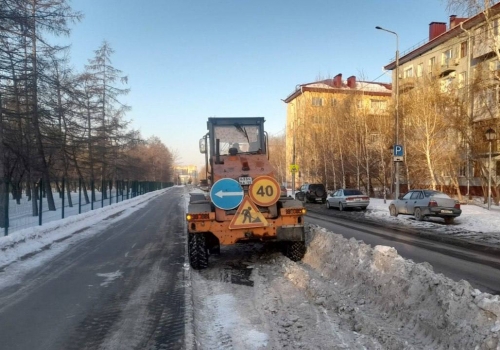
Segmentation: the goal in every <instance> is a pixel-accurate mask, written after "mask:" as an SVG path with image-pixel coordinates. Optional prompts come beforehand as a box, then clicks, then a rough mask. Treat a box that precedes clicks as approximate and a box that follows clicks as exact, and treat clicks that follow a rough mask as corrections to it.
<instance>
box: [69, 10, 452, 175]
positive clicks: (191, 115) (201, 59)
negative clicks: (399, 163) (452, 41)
mask: <svg viewBox="0 0 500 350" xmlns="http://www.w3.org/2000/svg"><path fill="white" fill-rule="evenodd" d="M70 4H71V6H72V7H73V9H74V10H77V11H81V12H82V13H83V14H84V16H85V17H84V18H83V20H82V21H81V22H80V23H77V24H75V25H73V26H72V33H71V36H70V37H69V38H68V39H64V40H65V42H69V43H71V45H72V48H71V58H72V64H73V66H74V68H75V69H76V70H82V69H83V67H84V65H85V64H86V63H87V60H88V59H89V58H91V57H92V56H93V55H94V53H93V51H94V50H96V49H97V48H98V47H99V46H100V45H101V44H102V42H103V40H107V41H108V42H109V43H110V45H111V47H112V48H113V49H114V50H115V54H114V56H113V57H112V61H113V62H112V63H113V65H114V66H115V68H118V69H120V70H122V71H123V73H124V74H125V75H128V78H129V84H128V87H130V89H131V92H130V93H129V95H128V96H125V97H123V99H122V100H123V101H124V102H125V103H127V104H129V105H130V106H131V107H132V110H131V112H129V113H128V115H127V119H130V120H132V127H134V128H136V129H139V130H140V131H141V133H142V135H143V137H144V138H148V137H150V136H152V135H155V136H158V137H159V138H160V139H161V140H162V141H163V142H164V144H165V145H166V146H167V147H169V148H170V149H171V150H173V151H174V152H176V153H177V154H178V155H179V156H180V157H179V159H178V163H179V164H184V165H188V164H194V165H198V166H199V167H201V166H202V165H203V164H204V158H203V156H202V155H201V154H200V153H199V152H198V140H199V139H200V138H201V137H202V136H203V135H204V134H205V133H206V121H207V118H208V117H212V116H216V117H253V116H260V117H265V118H266V128H267V131H268V132H269V133H270V134H271V135H272V134H277V133H280V132H284V129H285V120H286V105H285V103H284V102H282V100H281V99H284V98H285V97H286V96H287V95H289V94H290V93H291V92H292V91H293V90H294V89H295V86H296V85H297V84H302V83H307V82H312V81H315V80H317V78H319V77H322V78H323V77H333V76H334V75H336V74H338V73H342V75H343V77H344V78H347V77H348V76H350V75H356V76H357V77H360V76H363V77H364V78H365V80H376V81H380V82H390V75H389V74H384V72H383V68H382V67H383V66H384V65H386V64H387V63H389V61H390V59H391V58H392V57H394V53H395V50H396V38H395V36H394V35H392V34H389V33H386V32H383V31H379V30H376V29H375V26H377V25H378V26H381V27H384V28H387V29H389V30H392V31H395V32H397V33H398V34H399V49H400V51H401V52H403V51H405V50H406V49H409V48H410V47H412V46H414V45H416V44H418V43H419V42H421V41H423V40H426V39H427V37H428V32H429V29H428V28H429V23H430V22H433V21H437V22H447V23H448V21H449V14H448V13H447V12H446V7H445V3H444V2H442V1H440V0H399V1H397V0H364V1H362V0H349V1H345V0H308V1H304V0H301V1H297V0H286V1H284V0H283V1H282V0H252V1H250V0H175V1H173V0H143V1H139V0H72V1H71V2H70ZM358 79H359V78H358Z"/></svg>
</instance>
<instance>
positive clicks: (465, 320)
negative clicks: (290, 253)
mask: <svg viewBox="0 0 500 350" xmlns="http://www.w3.org/2000/svg"><path fill="white" fill-rule="evenodd" d="M303 262H304V263H305V264H307V265H309V266H310V267H311V268H312V270H313V271H315V272H316V275H318V276H321V279H322V280H325V281H328V283H332V288H326V289H325V288H319V287H315V285H316V284H317V282H315V281H312V280H309V281H307V283H305V282H304V279H303V278H297V279H296V282H297V284H302V285H301V287H302V288H304V289H306V291H307V292H308V293H309V294H310V295H311V296H312V297H316V298H317V299H320V302H321V303H322V304H324V305H325V307H327V308H329V309H336V310H337V311H338V312H339V313H346V314H349V317H351V318H352V322H353V328H354V329H355V330H356V331H359V332H361V333H363V334H366V335H370V336H373V337H375V338H378V339H379V340H380V342H381V343H382V344H385V345H386V346H388V347H389V348H394V347H395V346H396V344H394V343H392V342H391V339H393V340H395V339H414V340H415V341H414V342H413V345H417V346H418V347H420V346H422V347H425V348H460V349H474V348H476V347H477V348H478V349H496V348H497V346H499V345H500V344H499V340H498V337H499V334H500V318H499V317H500V300H499V296H492V295H491V294H487V293H481V291H479V290H477V289H473V288H472V287H471V285H470V284H469V283H468V282H466V281H460V282H455V281H453V280H451V279H449V278H447V277H445V276H443V275H442V274H436V273H434V271H433V269H432V266H431V265H429V264H428V263H422V264H416V263H414V262H413V261H411V260H405V259H403V258H402V257H401V256H399V255H398V253H397V251H396V250H395V249H394V248H391V247H386V246H376V247H375V248H371V247H370V246H369V245H366V244H364V243H363V242H360V241H356V240H355V239H349V240H348V239H345V238H343V237H342V236H341V235H337V234H334V233H332V232H329V231H327V230H325V229H324V228H320V227H318V226H314V225H311V226H310V227H309V234H308V251H307V253H306V255H305V257H304V259H303ZM291 279H293V277H291ZM342 296H344V297H342ZM364 308H366V309H367V310H368V309H369V310H372V312H371V314H370V313H366V312H362V311H363V309H364ZM373 310H376V312H373ZM399 345H403V347H405V346H404V344H399ZM406 345H408V344H406Z"/></svg>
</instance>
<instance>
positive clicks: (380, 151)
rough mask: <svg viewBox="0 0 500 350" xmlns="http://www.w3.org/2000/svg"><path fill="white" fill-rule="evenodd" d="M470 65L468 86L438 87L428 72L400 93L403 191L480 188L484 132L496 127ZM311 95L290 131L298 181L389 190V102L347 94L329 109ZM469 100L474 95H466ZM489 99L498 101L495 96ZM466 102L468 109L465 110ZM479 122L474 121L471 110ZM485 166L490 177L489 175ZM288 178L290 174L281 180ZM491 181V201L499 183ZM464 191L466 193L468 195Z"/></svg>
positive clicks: (480, 76) (481, 76)
mask: <svg viewBox="0 0 500 350" xmlns="http://www.w3.org/2000/svg"><path fill="white" fill-rule="evenodd" d="M482 66H483V65H480V64H478V66H477V68H476V75H475V78H474V79H473V80H472V81H471V84H470V85H469V86H458V82H455V81H454V82H452V83H449V84H447V85H444V84H443V81H442V80H441V79H440V77H439V76H438V75H437V74H435V75H432V76H426V77H422V78H419V79H415V80H412V83H411V89H408V90H405V91H403V92H402V93H401V94H400V99H399V120H400V122H399V140H400V142H401V143H402V144H403V145H404V146H405V162H404V163H403V164H402V167H401V170H400V174H399V177H400V180H401V183H402V184H403V186H404V187H403V189H411V188H417V187H426V188H427V187H430V188H433V189H440V190H444V191H446V192H453V193H455V194H456V195H457V196H458V197H461V196H462V194H463V193H465V192H466V191H467V192H468V190H469V187H473V186H475V187H481V186H482V187H483V191H480V192H479V193H478V194H481V192H482V193H486V192H487V188H486V186H487V185H486V184H487V180H488V175H489V169H488V167H489V164H488V163H487V161H486V160H487V156H488V154H487V143H486V142H485V136H484V131H485V130H486V129H487V128H488V127H492V128H493V129H496V130H500V122H499V119H498V118H494V116H495V115H496V113H498V105H497V103H496V102H492V101H490V99H491V96H490V94H485V93H484V91H485V87H486V86H488V87H489V88H490V89H491V88H492V86H493V87H494V90H493V92H494V93H495V94H496V95H495V96H497V98H498V96H499V93H500V89H499V86H498V82H496V83H495V84H494V85H491V82H490V83H489V85H485V75H487V74H488V73H489V71H488V72H482ZM314 96H317V95H314V93H309V92H306V93H304V97H303V100H302V101H301V103H302V104H303V105H305V107H304V106H303V107H302V108H300V109H299V110H300V112H299V113H298V116H297V121H296V126H295V130H294V131H292V132H295V144H296V158H297V161H296V162H297V164H298V165H299V167H300V169H301V172H300V177H299V179H298V183H299V184H300V183H301V182H322V183H324V184H325V185H326V186H327V188H330V189H335V188H340V187H344V188H345V187H354V188H359V189H363V190H364V191H366V193H370V194H371V195H378V194H382V192H381V191H383V189H384V188H386V189H388V190H389V191H390V189H391V186H392V184H393V183H394V177H395V174H394V167H393V153H392V152H393V150H392V145H393V144H394V132H395V123H394V121H395V118H394V111H395V106H394V105H390V104H389V105H388V106H387V107H388V108H387V109H386V110H385V111H383V110H379V111H374V110H373V109H370V108H366V105H363V103H362V102H363V101H364V100H365V96H364V95H363V94H362V93H361V92H360V93H357V94H350V95H347V96H346V97H345V98H344V99H343V100H341V101H338V102H337V103H336V104H335V105H325V106H321V107H317V106H313V103H312V99H313V98H314ZM470 96H474V98H470ZM495 101H498V100H497V99H495ZM472 104H474V106H472ZM478 106H482V107H483V109H482V113H483V114H485V115H484V116H483V118H484V120H483V121H482V122H480V121H478V119H477V118H478V115H476V116H475V117H473V114H472V113H471V111H475V112H476V114H478V113H479V110H480V109H479V108H478ZM496 171H497V170H496V169H493V174H495V173H496ZM288 177H290V176H288ZM495 180H496V176H493V187H492V189H493V196H494V199H495V201H498V197H499V193H500V191H499V184H498V183H497V182H496V181H495ZM471 194H472V193H471Z"/></svg>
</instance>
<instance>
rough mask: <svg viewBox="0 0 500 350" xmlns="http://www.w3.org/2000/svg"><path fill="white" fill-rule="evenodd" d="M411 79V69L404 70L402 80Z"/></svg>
mask: <svg viewBox="0 0 500 350" xmlns="http://www.w3.org/2000/svg"><path fill="white" fill-rule="evenodd" d="M412 77H413V67H409V68H405V70H404V78H412Z"/></svg>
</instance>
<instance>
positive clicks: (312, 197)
mask: <svg viewBox="0 0 500 350" xmlns="http://www.w3.org/2000/svg"><path fill="white" fill-rule="evenodd" d="M295 199H298V200H299V201H303V202H312V203H316V202H321V203H325V202H326V188H325V185H323V184H304V185H302V186H301V187H300V190H299V191H298V192H296V193H295Z"/></svg>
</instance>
